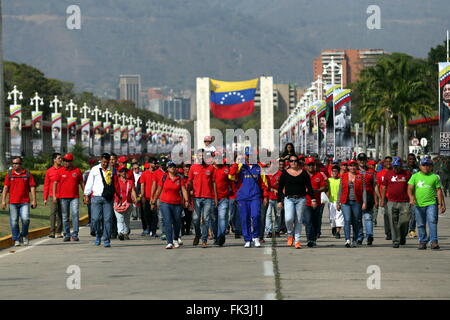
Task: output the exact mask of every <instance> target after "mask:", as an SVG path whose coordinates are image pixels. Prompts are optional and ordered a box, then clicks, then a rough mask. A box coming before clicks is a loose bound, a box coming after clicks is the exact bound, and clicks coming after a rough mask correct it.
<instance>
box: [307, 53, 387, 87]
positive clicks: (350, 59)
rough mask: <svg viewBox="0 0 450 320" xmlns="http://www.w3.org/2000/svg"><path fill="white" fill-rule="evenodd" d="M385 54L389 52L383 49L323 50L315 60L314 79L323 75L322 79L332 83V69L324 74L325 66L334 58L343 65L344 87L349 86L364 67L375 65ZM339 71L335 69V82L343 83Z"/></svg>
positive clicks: (357, 77)
mask: <svg viewBox="0 0 450 320" xmlns="http://www.w3.org/2000/svg"><path fill="white" fill-rule="evenodd" d="M384 54H387V52H385V51H384V50H383V49H349V50H337V49H334V50H322V53H321V55H320V56H319V57H317V58H315V59H314V62H313V73H314V79H318V76H319V75H322V80H323V81H324V82H325V83H327V84H331V78H332V75H331V71H330V70H327V73H326V74H323V71H324V70H323V67H324V66H326V65H328V64H329V63H330V62H331V60H332V58H333V60H334V62H335V63H337V64H338V65H342V69H343V74H342V81H343V87H344V88H345V87H348V85H349V84H351V83H352V82H355V81H357V80H358V79H359V74H360V72H361V70H362V69H364V68H367V67H371V66H374V65H375V64H376V62H377V60H378V59H379V58H380V57H381V56H383V55H384ZM337 72H338V69H336V70H335V82H336V84H341V75H340V74H337Z"/></svg>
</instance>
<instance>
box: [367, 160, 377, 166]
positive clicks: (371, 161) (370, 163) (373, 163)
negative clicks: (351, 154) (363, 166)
mask: <svg viewBox="0 0 450 320" xmlns="http://www.w3.org/2000/svg"><path fill="white" fill-rule="evenodd" d="M367 164H368V165H369V166H374V165H376V164H377V163H376V162H375V161H373V160H369V162H367Z"/></svg>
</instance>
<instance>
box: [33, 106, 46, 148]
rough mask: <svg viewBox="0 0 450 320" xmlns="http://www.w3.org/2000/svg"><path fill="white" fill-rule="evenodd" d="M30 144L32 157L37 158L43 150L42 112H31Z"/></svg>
mask: <svg viewBox="0 0 450 320" xmlns="http://www.w3.org/2000/svg"><path fill="white" fill-rule="evenodd" d="M31 144H32V150H33V157H38V156H39V155H40V153H41V152H42V151H43V150H44V149H43V148H44V141H43V135H42V111H32V112H31Z"/></svg>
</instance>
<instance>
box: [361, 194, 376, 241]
mask: <svg viewBox="0 0 450 320" xmlns="http://www.w3.org/2000/svg"><path fill="white" fill-rule="evenodd" d="M366 206H367V209H366V210H362V208H361V210H362V214H361V216H360V218H359V225H358V228H359V232H358V240H361V241H362V240H363V238H364V229H365V230H366V239H368V238H369V236H371V237H373V221H374V219H373V210H374V206H375V199H374V197H373V195H372V194H370V193H368V194H367V203H366ZM363 221H364V229H363Z"/></svg>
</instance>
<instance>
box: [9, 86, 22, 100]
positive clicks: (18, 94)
mask: <svg viewBox="0 0 450 320" xmlns="http://www.w3.org/2000/svg"><path fill="white" fill-rule="evenodd" d="M22 93H23V92H22V91H19V90H17V86H16V85H14V89H13V90H12V91H10V92H8V100H11V95H12V100H13V101H14V105H17V100H22V99H23V96H22Z"/></svg>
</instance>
